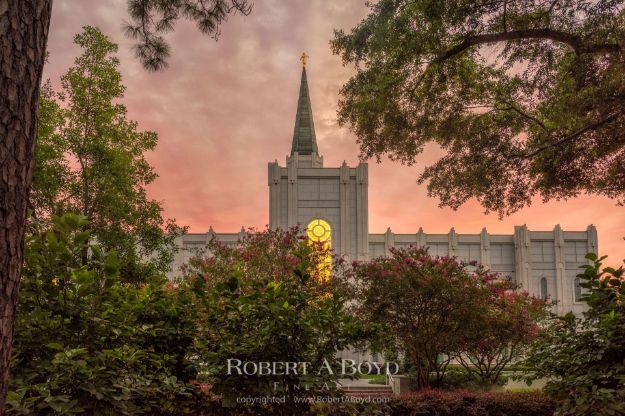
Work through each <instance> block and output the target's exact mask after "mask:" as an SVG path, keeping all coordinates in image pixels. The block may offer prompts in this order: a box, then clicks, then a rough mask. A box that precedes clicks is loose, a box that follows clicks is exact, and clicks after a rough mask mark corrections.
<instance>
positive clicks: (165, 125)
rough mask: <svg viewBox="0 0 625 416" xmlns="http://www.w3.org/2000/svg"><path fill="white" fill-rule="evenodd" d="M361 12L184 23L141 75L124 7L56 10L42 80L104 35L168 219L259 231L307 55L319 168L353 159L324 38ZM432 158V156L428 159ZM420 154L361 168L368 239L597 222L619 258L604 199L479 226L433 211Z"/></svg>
mask: <svg viewBox="0 0 625 416" xmlns="http://www.w3.org/2000/svg"><path fill="white" fill-rule="evenodd" d="M366 13H367V10H366V7H365V6H364V2H361V1H360V0H355V1H349V2H348V1H341V2H337V1H331V0H312V1H311V0H289V1H285V0H262V1H258V2H255V5H254V10H253V12H252V14H251V15H250V16H248V17H243V16H232V17H231V18H230V19H229V21H228V22H227V23H226V24H225V25H224V26H223V30H222V34H221V37H220V39H219V41H217V42H216V41H215V40H214V39H212V38H209V37H207V36H203V35H201V34H200V33H199V32H198V31H197V30H196V28H195V27H194V25H193V24H190V23H188V22H180V23H179V24H178V25H177V26H176V31H175V32H174V33H172V34H170V35H169V36H168V40H169V42H170V44H171V47H172V56H171V58H170V61H169V64H170V65H169V67H168V68H167V69H166V70H164V71H161V72H158V73H149V72H146V71H145V70H143V68H142V67H141V65H140V63H139V61H138V60H137V59H135V58H134V55H133V52H132V42H131V41H129V40H127V39H126V38H125V37H124V35H123V33H122V30H121V27H122V23H123V21H124V20H125V19H126V18H127V14H126V0H99V1H95V0H81V1H76V0H55V2H54V11H53V19H52V25H51V30H50V39H49V44H48V49H49V51H50V60H49V64H48V65H47V66H46V68H45V77H46V78H50V79H51V80H52V81H53V84H54V85H55V86H57V87H58V85H59V77H60V75H61V74H63V73H64V72H65V71H66V70H67V68H68V67H69V66H70V65H71V64H72V61H73V59H74V57H75V56H76V55H77V54H78V53H79V52H80V51H79V50H78V48H77V47H75V46H74V45H73V44H72V38H73V36H74V35H75V34H76V33H78V32H80V31H81V27H82V26H84V25H93V26H97V27H99V28H100V29H101V30H102V31H103V32H104V33H105V34H107V35H108V36H109V37H110V38H111V39H112V40H113V41H114V42H116V43H119V44H120V51H119V57H120V59H121V62H122V67H121V70H122V74H123V77H124V83H125V85H126V86H127V87H128V88H127V92H126V97H125V99H124V103H125V104H126V105H127V107H128V111H129V117H130V118H132V119H134V120H137V121H138V122H139V125H140V127H141V129H143V130H153V131H156V132H158V134H159V145H158V147H157V149H156V151H154V152H153V153H151V154H150V155H149V160H150V161H151V163H153V165H154V166H155V168H156V170H157V172H158V174H159V175H160V177H159V179H158V180H157V181H156V182H155V183H154V184H153V185H152V186H151V188H150V193H151V196H152V197H154V198H156V199H158V200H161V201H163V204H164V208H165V214H166V216H168V217H175V218H176V219H177V221H178V222H179V223H180V224H182V225H189V226H190V227H191V231H192V232H206V231H207V230H208V228H209V226H211V225H212V226H213V228H214V229H215V231H217V232H229V231H230V232H236V231H238V230H239V229H240V228H241V226H245V227H250V226H253V227H264V226H265V224H267V222H268V189H267V177H266V176H267V162H269V161H273V160H275V159H277V160H278V161H279V162H280V163H281V164H284V163H285V156H286V154H287V153H288V152H289V151H290V144H291V143H290V142H291V137H292V134H293V124H294V119H295V110H296V104H297V92H298V89H299V79H300V70H301V66H300V62H299V60H298V58H299V56H300V54H301V52H302V51H306V53H308V55H310V61H309V64H308V81H309V86H310V93H311V99H312V106H313V114H314V121H315V129H316V132H317V139H318V143H319V150H320V152H321V153H322V155H323V156H324V159H325V164H326V166H333V165H340V163H342V161H343V160H346V161H347V162H348V163H349V164H352V165H353V164H356V163H357V161H358V146H357V145H356V143H355V137H354V136H353V134H351V133H350V132H349V130H348V129H347V128H345V127H342V128H340V127H338V125H337V121H336V108H337V100H338V94H339V89H340V87H341V85H342V84H343V83H344V82H345V81H346V80H347V79H348V78H349V76H350V74H351V73H352V69H351V68H345V67H343V66H342V64H341V60H340V58H339V57H337V56H333V55H332V54H331V51H330V48H329V40H330V39H331V38H332V37H333V30H334V29H339V28H343V29H345V30H349V29H350V28H351V27H352V26H354V25H355V24H356V23H358V22H359V21H360V20H361V19H362V18H363V17H364V16H365V15H366ZM431 153H432V154H431ZM434 153H435V152H428V154H426V155H424V156H423V157H421V158H420V159H419V162H420V163H418V164H417V165H416V166H413V167H406V166H402V165H400V164H397V163H393V162H390V161H387V160H385V161H383V163H382V164H376V163H375V161H370V173H369V177H370V186H369V204H370V213H369V221H370V224H369V228H370V232H384V231H385V230H386V228H387V227H389V226H390V227H391V228H392V230H393V231H395V232H402V233H414V232H416V231H417V230H418V228H419V227H420V226H422V227H423V228H424V230H425V231H426V232H428V233H435V232H441V233H442V232H448V231H449V229H450V228H451V227H455V228H456V231H458V232H462V233H479V232H480V230H481V229H482V227H487V228H488V230H489V231H490V232H492V233H506V234H511V233H512V232H513V226H514V225H519V224H527V225H528V227H529V228H530V229H533V230H551V229H553V227H554V226H555V225H556V224H560V225H561V226H562V228H563V229H564V230H584V229H585V228H586V226H587V225H588V224H590V223H593V224H595V225H596V226H597V228H598V232H599V247H600V250H601V252H602V253H604V254H608V255H609V256H610V257H611V263H613V264H617V263H618V262H620V260H621V259H622V258H623V255H622V253H623V236H625V216H624V215H623V213H624V208H621V207H617V206H615V204H614V202H613V201H610V200H608V199H607V198H600V197H589V196H584V197H580V198H576V199H574V200H570V201H566V202H550V203H548V204H543V203H541V202H540V201H539V200H536V201H534V203H533V204H532V206H531V207H530V208H526V209H524V210H522V211H520V212H519V213H517V214H514V215H513V216H511V217H508V218H505V219H503V220H499V219H498V218H497V216H496V215H495V214H490V215H484V214H483V209H482V208H481V207H480V206H479V205H478V204H477V203H476V202H475V201H472V202H470V203H468V204H466V205H465V206H463V207H461V208H460V209H459V210H457V211H453V210H451V209H448V208H445V209H441V208H439V207H438V201H437V200H435V199H432V198H428V197H427V192H426V189H425V186H418V185H417V184H416V178H417V175H418V173H419V172H420V171H421V169H422V168H423V166H424V163H428V162H431V161H432V158H433V157H435V155H434Z"/></svg>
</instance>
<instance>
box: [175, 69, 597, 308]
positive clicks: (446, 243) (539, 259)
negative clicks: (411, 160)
mask: <svg viewBox="0 0 625 416" xmlns="http://www.w3.org/2000/svg"><path fill="white" fill-rule="evenodd" d="M268 185H269V226H270V228H272V229H275V228H284V229H286V228H288V227H292V226H296V225H299V226H300V227H302V228H307V230H308V235H309V236H310V237H311V238H314V239H316V240H319V241H327V243H328V244H330V245H331V247H332V249H333V250H334V252H335V254H338V255H343V256H346V257H347V258H348V259H350V260H367V259H371V258H375V257H379V256H386V255H388V254H389V251H390V249H391V248H392V247H398V248H401V247H408V246H411V245H412V246H418V247H429V252H430V253H431V254H432V255H438V256H456V257H458V259H461V260H463V261H477V262H478V263H480V264H483V265H484V266H486V267H488V268H490V269H491V270H493V271H495V272H498V273H500V274H502V275H503V276H508V277H510V278H511V279H513V280H515V281H517V282H518V283H520V284H521V286H522V287H523V288H524V289H526V290H527V291H529V292H530V293H532V294H535V295H537V296H541V297H547V296H549V297H550V298H551V299H553V300H557V301H558V303H557V306H556V307H555V310H554V311H555V312H557V313H559V314H563V313H566V312H568V311H573V312H574V313H576V314H579V313H581V312H582V311H583V310H584V307H585V305H584V304H583V303H581V302H580V295H581V288H580V287H579V279H578V278H576V275H577V274H578V273H579V272H580V268H579V266H581V265H584V264H587V262H588V261H587V260H586V259H585V255H586V253H588V252H594V253H597V250H598V247H597V230H596V228H595V227H594V226H593V225H589V226H588V227H587V228H586V230H582V231H564V230H562V229H561V228H560V226H559V225H556V226H555V227H554V228H553V230H551V231H533V230H529V229H528V228H527V227H526V226H525V225H520V226H515V227H514V230H511V231H512V232H511V234H490V233H488V232H487V231H486V229H485V228H484V229H482V230H481V231H480V232H477V230H476V233H475V234H458V233H456V232H455V230H454V229H453V228H451V230H450V231H449V232H448V233H447V234H428V233H426V232H424V231H423V229H422V228H420V229H419V230H418V231H416V232H414V233H409V234H396V233H393V232H392V231H391V229H390V228H389V229H388V230H387V231H386V233H384V234H370V233H369V206H368V166H367V164H366V163H359V164H358V166H348V165H347V164H346V163H345V162H343V164H342V165H341V166H338V167H326V166H324V164H323V156H321V154H320V152H319V148H318V147H317V140H316V137H315V126H314V122H313V115H312V106H311V102H310V96H309V93H308V82H307V78H306V66H305V61H304V67H303V69H302V79H301V85H300V91H299V100H298V104H297V115H296V118H295V129H294V132H293V141H292V146H291V154H290V156H287V158H286V164H285V165H284V166H281V165H280V163H279V162H278V161H277V160H276V161H275V162H270V163H269V166H268ZM244 233H245V230H244V229H241V231H240V232H238V233H237V232H234V233H215V232H214V231H213V229H212V227H211V228H210V230H209V231H208V232H207V233H190V234H186V235H184V236H182V237H180V238H179V239H178V245H179V247H180V249H181V250H180V251H179V252H178V254H177V256H176V259H175V261H174V265H173V271H172V273H173V274H175V273H176V271H177V270H178V269H179V267H180V266H181V265H183V264H184V263H185V262H187V261H188V260H189V259H190V257H191V256H192V255H193V253H194V252H196V249H198V248H202V247H204V246H205V245H206V243H207V242H208V241H210V240H211V239H213V238H216V239H217V240H219V241H222V242H224V243H228V244H236V243H237V241H238V239H239V238H241V237H242V236H243V235H244Z"/></svg>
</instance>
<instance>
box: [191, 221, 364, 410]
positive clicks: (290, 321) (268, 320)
mask: <svg viewBox="0 0 625 416" xmlns="http://www.w3.org/2000/svg"><path fill="white" fill-rule="evenodd" d="M209 249H210V255H208V256H200V257H197V258H196V259H195V260H193V261H192V262H191V265H190V268H189V269H188V270H187V271H186V277H185V279H184V280H183V282H187V283H188V284H189V285H190V286H191V287H192V290H193V292H194V293H195V296H196V298H195V299H196V300H195V302H194V304H195V307H194V308H195V310H196V311H197V313H198V320H197V322H198V327H197V330H196V340H197V341H196V346H197V352H196V353H195V354H193V356H194V357H196V359H197V360H198V367H200V368H201V369H202V370H203V371H200V372H201V374H205V375H206V377H208V378H207V380H206V381H207V382H208V383H210V384H211V385H213V386H214V390H215V391H216V392H217V393H219V394H220V395H222V397H223V399H224V404H234V398H235V397H245V396H256V397H258V396H272V395H276V394H278V395H284V396H285V397H286V400H288V403H287V410H290V411H289V412H288V414H295V413H291V412H294V411H295V409H300V410H302V407H301V406H303V408H307V406H308V404H307V403H302V402H301V401H300V402H297V401H295V399H294V397H295V396H307V395H310V394H313V393H314V392H320V391H326V392H328V391H332V390H335V389H336V384H335V383H334V381H336V379H338V378H340V364H339V363H338V358H337V354H336V352H337V351H340V350H342V349H344V348H346V347H348V346H350V345H355V344H357V343H358V342H360V341H363V340H364V338H365V337H366V336H367V334H368V331H367V330H366V328H365V326H364V325H363V324H362V323H361V321H360V320H359V319H357V318H356V317H355V316H354V315H353V314H352V313H351V311H350V309H349V307H348V305H349V300H350V297H349V290H348V289H349V287H348V285H347V284H346V280H345V275H344V274H342V273H333V274H332V276H331V277H330V279H327V278H326V277H327V275H326V274H325V273H324V271H323V270H320V269H319V268H318V264H319V262H320V261H323V259H324V258H325V254H326V253H325V252H324V249H323V248H322V247H321V245H319V246H317V245H311V244H309V243H308V242H307V241H306V240H305V237H303V236H301V233H300V232H299V231H298V230H297V229H292V230H289V231H283V230H265V231H263V232H251V233H249V234H248V235H246V236H245V237H244V238H243V239H241V240H240V241H239V244H237V246H228V245H224V244H220V243H218V242H216V241H215V240H213V241H212V242H211V243H210V244H209ZM325 250H327V248H326V249H325ZM339 270H341V269H340V268H339V267H338V266H337V268H336V271H339ZM229 359H236V360H237V361H235V362H232V363H231V367H230V368H231V371H230V372H228V368H229V366H228V363H229ZM246 362H251V363H253V364H254V365H257V364H258V363H259V362H267V363H273V362H277V363H285V362H292V363H293V362H297V363H309V364H308V365H307V369H306V370H305V374H304V370H303V369H302V367H301V366H298V373H297V374H295V373H293V372H292V371H291V372H289V371H286V372H285V368H284V367H283V365H280V367H279V368H278V369H277V370H276V372H275V373H272V374H267V373H265V374H260V375H259V374H245V373H244V372H243V371H241V372H239V371H238V370H241V369H242V368H244V366H245V363H246ZM326 363H327V365H329V366H330V368H331V369H332V371H331V372H330V371H329V370H328V368H327V367H326ZM248 368H251V367H248ZM237 369H238V370H237ZM272 371H273V370H272ZM280 373H282V374H280ZM304 402H305V401H304ZM298 403H299V404H298Z"/></svg>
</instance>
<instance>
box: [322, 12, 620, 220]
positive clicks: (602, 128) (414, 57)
mask: <svg viewBox="0 0 625 416" xmlns="http://www.w3.org/2000/svg"><path fill="white" fill-rule="evenodd" d="M624 4H625V2H624V1H622V0H604V1H589V0H515V1H510V0H495V1H484V2H476V1H473V0H460V1H439V0H419V1H409V0H380V1H378V2H377V3H376V4H374V5H372V6H371V14H370V15H369V16H368V17H367V18H365V19H364V20H363V21H362V22H361V23H360V24H358V25H357V26H356V27H355V28H354V29H352V31H351V33H349V34H346V33H344V32H343V31H337V32H335V38H334V40H333V41H332V48H333V50H334V52H335V53H336V54H341V55H342V57H343V61H344V63H345V64H348V63H353V64H354V65H355V66H356V68H357V73H356V75H354V76H353V77H352V78H351V79H350V80H349V81H348V82H347V83H346V84H345V85H344V86H343V88H342V90H341V99H340V101H339V121H340V123H341V124H348V125H350V127H351V128H352V129H353V130H354V132H355V133H356V135H357V138H358V142H359V143H360V147H361V153H362V156H363V157H374V156H375V157H377V158H378V160H380V157H381V156H382V155H388V156H389V157H390V158H391V159H392V160H399V161H401V162H403V163H407V164H412V163H414V162H415V157H416V156H417V155H418V154H420V153H421V152H422V151H423V149H424V148H425V146H426V145H428V143H430V144H434V145H436V146H437V147H439V148H440V149H441V150H442V151H443V152H444V155H443V156H442V157H441V158H440V159H439V160H438V161H437V162H435V163H434V164H433V165H431V166H428V167H426V168H425V169H424V171H423V172H422V174H421V175H420V178H419V181H420V183H423V182H427V186H428V192H429V194H430V196H435V197H438V198H439V199H440V203H441V205H446V206H450V207H452V208H458V207H459V206H460V205H462V204H463V203H464V202H466V201H467V200H468V199H469V198H472V197H475V198H477V200H478V201H479V202H480V203H481V204H482V206H483V207H484V208H485V209H486V210H487V211H496V212H498V213H499V215H500V216H503V215H507V214H510V213H512V212H514V211H517V210H519V209H520V208H522V207H524V206H526V205H529V204H530V203H531V199H532V197H534V196H536V195H539V196H540V197H542V199H543V200H545V201H546V200H550V199H560V198H569V197H573V196H576V195H578V194H580V193H583V192H586V193H590V194H597V195H605V196H608V197H610V198H613V199H615V200H617V201H618V202H624V201H625V168H624V166H625V137H624V136H623V131H624V127H625V59H624V57H625V26H623V24H622V20H623V17H624V16H625V11H624Z"/></svg>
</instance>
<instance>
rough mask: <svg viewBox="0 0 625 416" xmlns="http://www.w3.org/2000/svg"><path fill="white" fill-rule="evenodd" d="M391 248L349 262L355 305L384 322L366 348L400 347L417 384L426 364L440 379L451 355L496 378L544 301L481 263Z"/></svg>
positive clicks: (532, 327)
mask: <svg viewBox="0 0 625 416" xmlns="http://www.w3.org/2000/svg"><path fill="white" fill-rule="evenodd" d="M391 253H392V255H391V256H390V257H388V258H378V259H374V260H372V261H370V262H365V263H356V264H355V265H354V281H355V287H356V291H357V298H358V304H359V313H360V314H361V316H363V317H366V319H367V320H368V321H369V322H371V323H377V324H381V325H383V326H384V327H385V328H386V329H387V331H386V336H385V337H382V338H380V340H379V343H378V345H376V344H373V348H384V347H385V346H386V348H388V346H394V347H395V349H397V350H399V351H401V352H403V353H404V355H405V357H406V358H407V360H408V361H409V362H410V363H411V364H412V365H413V366H414V368H415V371H416V383H417V386H418V387H419V388H422V387H427V386H428V385H429V382H430V374H431V373H432V372H434V373H435V374H436V378H435V382H436V384H437V385H440V383H441V381H442V378H443V376H444V373H445V371H446V368H447V365H448V364H449V363H450V362H451V361H452V360H453V359H457V360H458V361H460V363H461V364H463V365H464V366H465V367H466V368H467V369H468V371H471V372H472V373H473V374H474V375H475V376H477V377H479V378H480V379H481V380H482V381H484V382H487V383H495V382H497V380H498V378H499V376H500V374H501V371H502V370H503V368H504V366H505V365H506V364H507V363H509V362H510V361H511V360H512V359H513V358H514V357H517V356H518V355H519V354H520V352H521V350H522V349H523V347H524V346H526V345H527V344H528V343H529V342H530V341H531V340H532V339H533V338H534V337H536V335H537V333H538V324H537V323H538V321H539V320H540V319H541V318H542V317H543V316H545V314H546V305H545V303H544V302H542V301H540V300H538V299H536V298H533V297H530V296H528V295H527V294H526V293H523V292H516V291H515V289H516V287H515V286H514V285H512V284H511V283H510V282H508V281H505V280H501V279H499V278H498V276H497V275H494V274H491V273H489V272H487V271H486V270H484V269H483V268H480V267H478V268H477V269H476V270H475V271H474V272H469V271H468V270H467V269H466V268H465V265H463V264H461V263H460V262H458V261H456V259H455V258H451V257H432V256H430V255H429V254H428V252H427V250H426V249H419V248H409V249H394V250H392V252H391Z"/></svg>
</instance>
